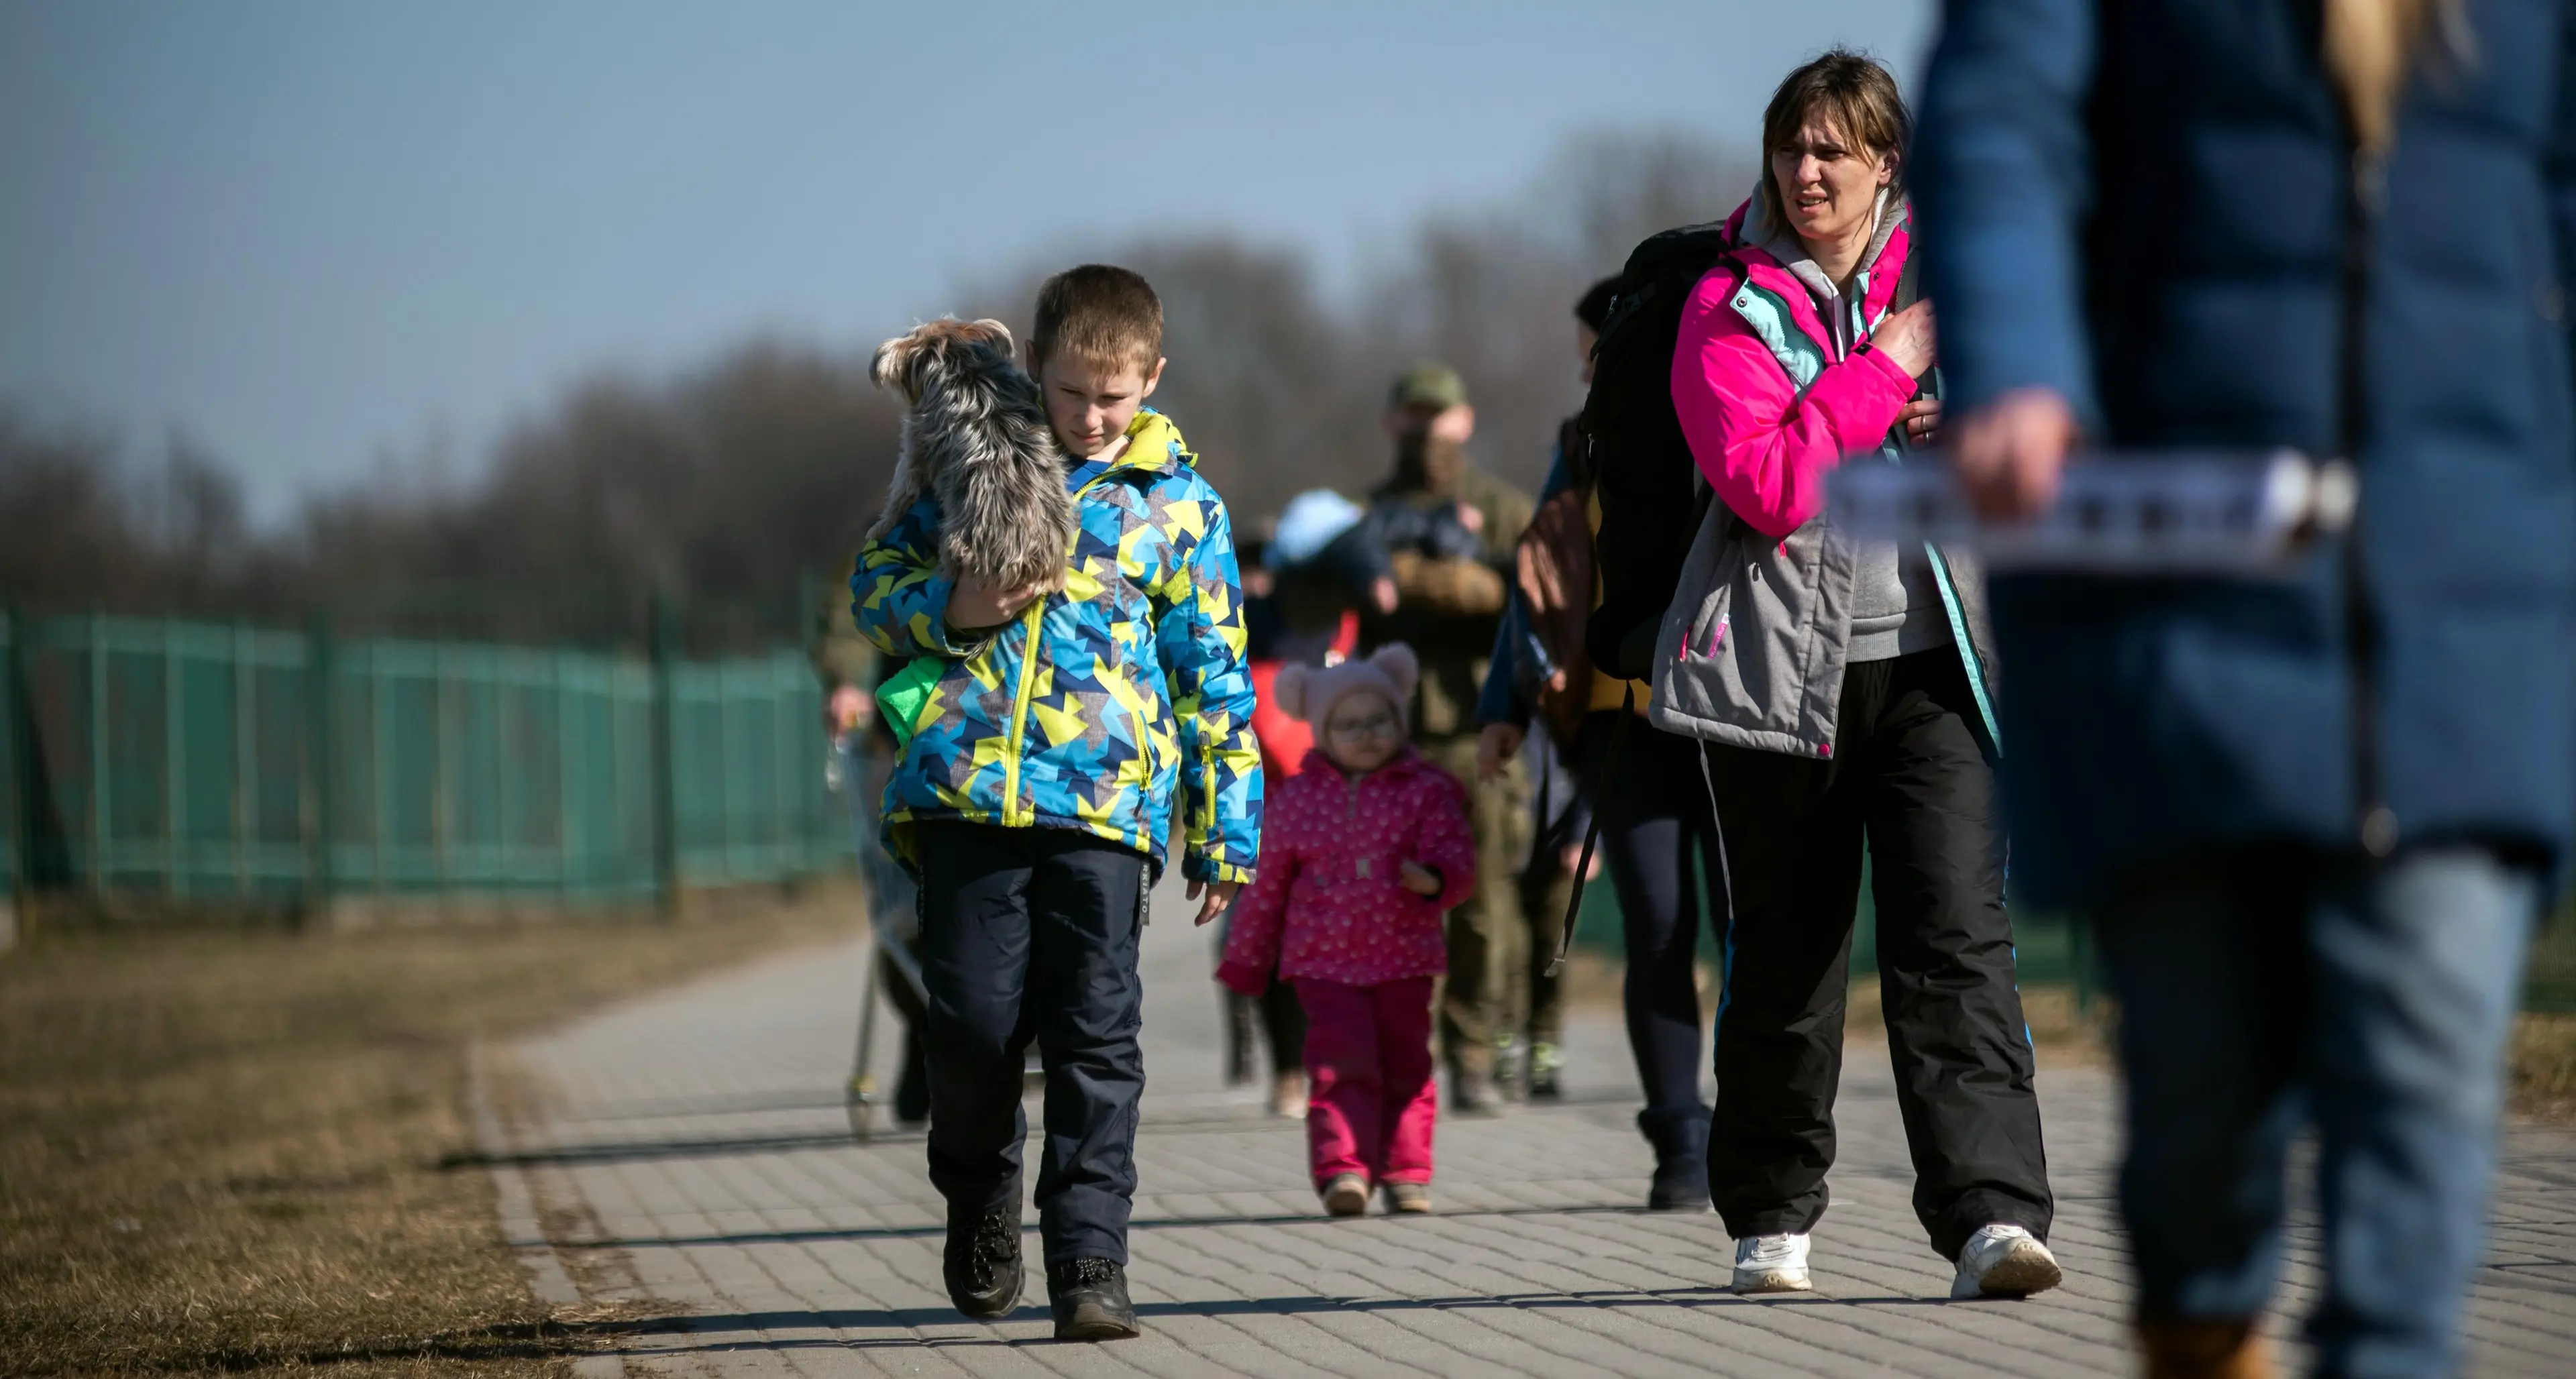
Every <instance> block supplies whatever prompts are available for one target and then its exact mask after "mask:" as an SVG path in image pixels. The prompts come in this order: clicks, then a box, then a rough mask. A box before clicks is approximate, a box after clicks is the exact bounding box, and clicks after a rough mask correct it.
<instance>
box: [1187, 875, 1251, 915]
mask: <svg viewBox="0 0 2576 1379" xmlns="http://www.w3.org/2000/svg"><path fill="white" fill-rule="evenodd" d="M1242 893H1243V883H1242V882H1240V881H1193V882H1191V883H1190V889H1189V898H1190V899H1192V900H1196V901H1198V902H1199V917H1198V918H1197V919H1195V920H1192V921H1191V923H1193V924H1199V925H1204V924H1206V923H1207V922H1208V921H1209V920H1212V919H1214V918H1216V917H1217V916H1218V915H1221V914H1224V913H1225V912H1226V910H1227V909H1229V908H1230V907H1232V906H1233V904H1234V898H1235V897H1236V896H1238V895H1241V894H1242ZM1202 897H1204V898H1202Z"/></svg>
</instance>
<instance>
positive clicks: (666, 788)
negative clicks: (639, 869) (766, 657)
mask: <svg viewBox="0 0 2576 1379" xmlns="http://www.w3.org/2000/svg"><path fill="white" fill-rule="evenodd" d="M650 616H651V619H652V628H651V635H650V637H649V639H648V641H647V646H648V648H649V651H650V654H651V656H652V663H653V883H654V889H655V892H656V894H657V895H658V897H659V899H660V901H661V906H662V914H663V916H664V917H665V918H677V917H678V915H679V913H680V793H679V782H678V781H677V779H675V770H676V768H677V766H678V764H679V751H678V743H677V741H676V737H677V734H678V731H679V718H680V715H679V712H678V706H677V705H676V704H675V703H673V702H672V697H671V696H672V684H671V679H672V676H671V670H672V663H673V662H674V661H675V660H677V659H678V657H679V647H678V645H677V643H678V641H679V630H678V628H677V627H676V626H675V625H674V623H675V615H674V612H673V609H672V607H671V598H670V596H669V595H668V594H666V593H664V592H663V591H661V590H659V589H656V590H654V591H653V600H652V605H651V612H650Z"/></svg>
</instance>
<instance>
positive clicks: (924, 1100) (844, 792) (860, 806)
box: [807, 553, 930, 1126]
mask: <svg viewBox="0 0 2576 1379" xmlns="http://www.w3.org/2000/svg"><path fill="white" fill-rule="evenodd" d="M857 563H858V562H857V557H856V554H855V553H853V555H852V558H851V560H850V561H849V562H847V564H846V565H845V568H855V567H856V565H857ZM809 632H810V635H809V638H808V643H807V657H808V659H810V660H811V661H812V662H813V663H814V674H815V675H816V676H817V677H818V678H819V679H821V681H822V682H823V734H824V737H825V739H826V740H827V741H829V742H830V743H831V744H832V761H833V777H834V784H835V785H836V787H837V788H838V790H839V792H840V795H841V799H842V802H843V804H845V805H846V806H847V807H848V809H849V811H850V823H851V837H852V838H853V839H854V840H855V842H856V844H857V847H858V859H859V874H860V875H861V876H863V877H865V878H866V879H867V886H868V914H869V927H870V929H871V931H872V932H874V933H875V934H877V935H879V936H880V937H881V938H882V939H883V940H884V941H886V942H890V943H895V944H900V945H903V946H904V947H906V948H907V949H909V947H910V946H911V944H912V941H913V939H914V937H915V934H916V932H917V931H918V929H919V927H920V920H919V916H918V915H917V914H916V913H915V912H914V909H913V883H912V878H911V877H910V876H907V875H905V874H904V870H903V868H901V867H899V866H896V865H894V859H892V858H890V857H888V856H886V855H885V849H884V848H883V847H881V846H879V844H878V843H877V796H878V794H879V792H880V791H882V790H883V789H884V787H885V777H886V772H887V771H888V769H890V768H891V766H892V765H893V762H894V758H895V755H896V752H897V750H898V749H897V748H896V746H895V740H894V732H893V730H892V729H890V728H888V727H887V726H886V724H885V722H884V721H883V719H882V718H881V717H880V716H879V715H878V713H877V702H876V689H877V686H878V685H881V684H883V683H885V680H886V678H887V677H888V676H890V675H892V674H893V673H894V672H895V671H897V670H900V669H902V666H901V665H900V663H897V662H893V661H890V660H889V659H888V658H886V657H884V656H880V655H879V654H877V649H876V648H875V647H874V646H872V645H870V644H869V642H868V639H867V638H865V637H862V636H860V635H859V629H858V626H857V624H855V623H853V622H852V621H851V620H850V586H849V579H848V576H847V575H841V576H836V577H834V578H833V579H831V580H829V581H827V582H826V583H825V584H824V586H823V588H822V589H821V590H820V593H819V596H818V597H817V598H816V600H815V614H814V626H813V627H812V628H811V629H809ZM879 974H880V976H882V977H884V978H887V979H891V980H902V979H903V977H902V974H901V972H899V971H897V970H893V969H890V968H887V967H885V966H883V965H880V967H879ZM894 1005H895V1009H896V1011H897V1013H898V1014H900V1013H901V1012H902V1010H903V1008H904V1005H905V1002H903V1001H900V1000H898V1001H896V1002H895V1003H894ZM867 1071H868V1070H867V1069H865V1068H861V1069H859V1070H858V1073H859V1074H861V1075H865V1074H866V1073H867ZM894 1114H895V1119H896V1120H897V1121H899V1122H901V1123H902V1124H904V1125H906V1126H917V1125H921V1124H923V1123H924V1122H926V1121H928V1120H929V1119H930V1066H929V1063H928V1061H927V1059H926V1057H925V1055H924V1054H923V1052H922V1047H921V1036H920V1034H919V1033H918V1032H917V1031H915V1030H914V1029H913V1027H912V1024H911V1022H910V1021H908V1020H907V1021H905V1023H904V1030H903V1071H902V1072H901V1073H899V1074H897V1075H896V1078H895V1084H894Z"/></svg>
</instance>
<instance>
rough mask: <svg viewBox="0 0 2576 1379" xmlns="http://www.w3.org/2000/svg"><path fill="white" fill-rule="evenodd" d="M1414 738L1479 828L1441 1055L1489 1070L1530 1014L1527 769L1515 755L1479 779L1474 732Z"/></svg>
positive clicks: (1453, 934)
mask: <svg viewBox="0 0 2576 1379" xmlns="http://www.w3.org/2000/svg"><path fill="white" fill-rule="evenodd" d="M1415 745H1416V746H1417V747H1418V748H1419V749H1420V750H1421V752H1422V755H1423V758H1424V759H1425V760H1427V761H1430V762H1431V763H1432V764H1434V765H1436V766H1438V767H1440V768H1441V769H1443V770H1445V771H1447V772H1448V773H1449V774H1451V775H1453V776H1456V777H1457V778H1458V780H1459V782H1460V783H1461V784H1463V785H1465V786H1466V787H1467V821H1468V824H1469V825H1470V826H1471V827H1472V828H1473V830H1474V832H1475V835H1476V889H1475V892H1474V893H1473V894H1471V895H1469V896H1468V897H1467V899H1466V902H1465V903H1463V904H1461V905H1460V906H1459V907H1458V908H1456V909H1454V910H1451V911H1450V912H1449V921H1448V937H1449V975H1448V979H1447V980H1446V981H1445V982H1443V983H1442V986H1441V993H1440V1050H1441V1055H1442V1056H1443V1057H1444V1058H1446V1059H1447V1060H1448V1063H1449V1066H1450V1067H1451V1068H1452V1069H1455V1070H1457V1071H1460V1072H1465V1073H1472V1074H1477V1075H1480V1076H1485V1077H1491V1076H1493V1074H1494V1071H1495V1069H1494V1050H1495V1048H1496V1046H1497V1045H1499V1044H1501V1043H1502V1042H1503V1041H1505V1040H1507V1039H1510V1038H1513V1037H1516V1036H1517V1034H1518V1032H1519V1029H1520V1026H1521V1023H1522V1022H1523V1021H1524V1020H1526V1019H1527V1018H1528V1014H1529V998H1528V997H1529V993H1528V981H1527V974H1528V973H1529V971H1530V953H1531V944H1530V925H1529V919H1528V917H1527V915H1526V914H1525V913H1524V912H1523V910H1522V906H1521V884H1522V883H1521V872H1522V868H1523V864H1524V863H1525V862H1527V861H1528V859H1529V851H1530V833H1531V826H1530V784H1529V773H1528V772H1527V771H1525V770H1524V769H1523V768H1522V765H1521V763H1520V762H1518V761H1515V762H1513V763H1512V765H1511V769H1510V770H1508V771H1506V772H1504V773H1503V776H1502V778H1501V779H1499V780H1492V781H1483V780H1478V779H1477V778H1476V739H1475V737H1474V736H1473V735H1472V734H1470V735H1464V736H1457V737H1443V738H1432V739H1430V740H1428V741H1424V742H1420V743H1417V744H1415ZM1545 965H1546V964H1545V962H1544V961H1543V960H1542V961H1541V962H1540V964H1539V966H1541V967H1544V966H1545Z"/></svg>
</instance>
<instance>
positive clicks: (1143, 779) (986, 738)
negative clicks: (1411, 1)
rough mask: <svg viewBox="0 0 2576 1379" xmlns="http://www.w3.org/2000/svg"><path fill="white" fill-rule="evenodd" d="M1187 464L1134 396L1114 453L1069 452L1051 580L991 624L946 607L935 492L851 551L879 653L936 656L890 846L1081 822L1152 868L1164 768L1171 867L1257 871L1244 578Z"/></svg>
mask: <svg viewBox="0 0 2576 1379" xmlns="http://www.w3.org/2000/svg"><path fill="white" fill-rule="evenodd" d="M1197 463H1198V456H1196V455H1194V454H1192V453H1190V452H1189V451H1188V450H1187V449H1185V448H1183V446H1182V443H1181V433H1180V430H1179V428H1177V427H1175V426H1173V425H1172V423H1171V421H1170V419H1169V418H1167V417H1165V416H1163V415H1162V414H1161V413H1158V412H1153V411H1139V412H1138V413H1137V414H1136V420H1135V421H1134V423H1133V424H1131V425H1130V426H1129V427H1128V428H1127V448H1126V450H1125V452H1124V453H1123V454H1121V455H1120V456H1119V458H1118V459H1117V460H1116V461H1115V462H1113V463H1110V464H1107V465H1103V464H1101V463H1099V462H1097V461H1093V462H1091V463H1087V464H1083V465H1079V466H1076V467H1074V468H1073V469H1071V470H1069V471H1068V472H1067V475H1066V479H1065V482H1066V485H1067V487H1069V488H1071V489H1072V490H1073V491H1074V494H1075V498H1074V511H1075V517H1076V520H1077V523H1078V530H1077V533H1076V535H1075V537H1074V547H1073V551H1072V552H1071V557H1072V558H1071V561H1070V568H1069V571H1068V575H1067V579H1066V583H1065V587H1064V588H1063V589H1062V590H1060V591H1058V592H1056V593H1054V594H1050V595H1048V596H1047V597H1046V598H1044V599H1041V600H1039V601H1038V602H1037V603H1034V604H1031V605H1030V606H1029V608H1028V610H1027V611H1026V612H1024V613H1022V614H1021V615H1020V616H1019V617H1018V618H1016V619H1014V620H1012V621H1011V622H1008V623H1005V624H1003V625H1002V627H1001V628H1000V629H999V630H998V631H984V632H979V633H976V634H973V635H971V636H969V635H967V634H963V633H959V632H957V631H956V630H955V629H952V628H950V627H949V626H948V621H947V614H948V595H949V591H950V588H951V587H952V582H951V581H950V580H949V579H948V578H947V577H946V576H945V575H943V574H941V573H940V570H939V540H938V534H939V505H938V503H937V502H936V501H935V500H933V499H929V498H924V499H923V500H922V501H920V502H919V503H916V504H914V505H913V507H912V509H911V511H909V512H906V513H905V514H904V515H903V516H902V518H901V519H899V520H898V521H897V522H896V523H895V525H894V526H893V527H892V528H891V529H890V530H888V531H887V532H886V534H885V535H884V536H883V537H882V538H880V539H878V540H876V541H873V542H870V543H869V544H868V545H867V546H866V547H865V548H864V549H862V550H861V551H860V552H859V561H858V569H857V572H856V573H855V574H854V575H852V577H851V579H850V592H851V594H852V596H853V597H854V598H855V599H856V602H855V603H853V604H852V606H851V612H852V614H853V615H854V616H855V617H856V618H857V620H858V626H859V630H860V631H861V632H862V633H864V634H866V636H867V638H868V640H870V641H872V642H874V643H876V644H877V646H879V647H880V648H882V649H884V650H885V651H886V652H887V653H889V654H891V655H895V656H903V657H916V656H936V657H939V658H942V659H943V660H944V661H946V662H947V664H946V667H945V668H944V670H943V671H942V672H941V674H940V677H939V682H938V686H937V688H936V689H935V690H934V691H933V692H932V694H931V695H930V697H929V699H928V700H927V701H926V702H925V703H924V704H923V705H922V707H921V710H920V713H919V715H918V716H917V718H916V719H915V722H914V724H913V737H912V741H911V743H910V744H909V745H908V746H907V747H906V748H905V749H904V753H903V760H902V762H901V763H900V764H899V766H898V767H897V769H896V771H895V773H894V778H893V779H892V780H891V781H889V782H888V783H887V785H886V797H885V811H884V818H885V836H886V843H887V846H888V847H889V848H891V849H892V850H893V851H894V853H895V855H896V856H898V857H901V858H904V859H905V860H907V861H913V860H916V859H915V858H914V856H913V852H912V840H911V833H912V830H911V828H910V825H912V824H914V823H918V822H921V821H923V820H929V819H965V820H970V821H973V822H976V823H988V824H1000V825H1002V826H1004V827H1009V828H1076V829H1082V830H1084V831H1086V832H1089V833H1093V834H1097V835H1098V836H1100V837H1103V838H1108V839H1111V840H1113V841H1116V842H1119V843H1123V844H1126V845H1127V846H1129V847H1132V848H1135V849H1137V850H1138V851H1140V852H1145V853H1148V854H1150V855H1151V856H1152V857H1153V859H1154V865H1155V868H1156V870H1157V871H1159V870H1160V869H1161V867H1162V865H1163V861H1164V857H1163V853H1164V845H1165V841H1166V840H1167V839H1168V838H1170V836H1171V832H1172V797H1173V791H1174V787H1175V786H1176V785H1177V786H1178V787H1180V789H1181V791H1182V794H1183V800H1184V806H1185V809H1186V815H1185V818H1184V825H1185V828H1186V837H1187V851H1186V855H1185V858H1184V860H1183V863H1182V870H1183V873H1184V874H1185V875H1187V876H1188V877H1190V878H1191V879H1192V880H1199V881H1248V880H1250V879H1251V878H1252V866H1253V858H1254V854H1255V851H1256V849H1257V848H1258V846H1259V838H1260V828H1261V755H1260V751H1259V749H1258V748H1257V747H1256V746H1255V744H1254V742H1253V737H1252V727H1251V723H1252V679H1251V676H1250V675H1249V674H1248V673H1247V672H1246V670H1245V669H1244V664H1243V646H1244V629H1243V596H1242V590H1241V588H1240V586H1239V585H1238V583H1237V577H1236V571H1235V563H1234V536H1233V530H1232V527H1231V525H1230V524H1229V521H1228V519H1227V517H1226V511H1225V502H1224V500H1223V499H1221V498H1219V497H1218V496H1217V492H1216V490H1215V489H1214V488H1213V487H1211V486H1210V485H1209V484H1208V482H1207V480H1205V479H1203V478H1201V477H1199V473H1198V470H1197V469H1196V467H1195V466H1196V465H1197ZM1032 648H1034V653H1032Z"/></svg>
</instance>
